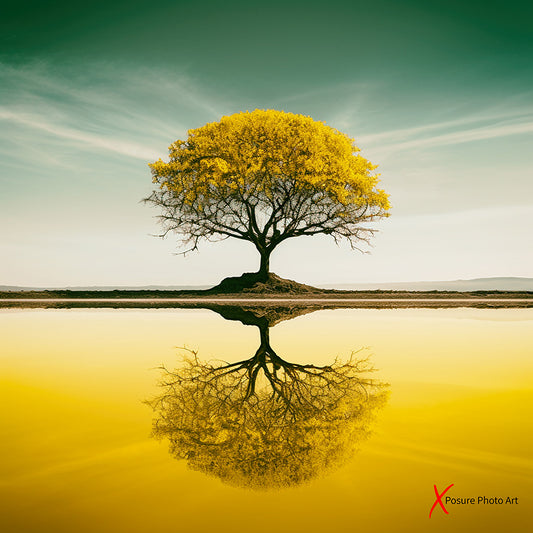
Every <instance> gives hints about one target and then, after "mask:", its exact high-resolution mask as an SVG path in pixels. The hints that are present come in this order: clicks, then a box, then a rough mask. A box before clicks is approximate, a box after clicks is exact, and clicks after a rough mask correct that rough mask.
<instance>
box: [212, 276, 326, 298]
mask: <svg viewBox="0 0 533 533" xmlns="http://www.w3.org/2000/svg"><path fill="white" fill-rule="evenodd" d="M205 292H206V293H209V294H235V293H248V294H249V293H253V294H273V293H276V294H320V293H325V292H328V291H327V290H325V289H317V288H316V287H312V286H311V285H304V284H303V283H298V282H296V281H292V280H290V279H284V278H280V277H279V276H277V275H276V274H268V277H267V279H266V280H265V279H260V278H259V276H258V274H257V272H245V273H244V274H242V276H237V277H232V278H226V279H224V280H222V282H221V283H219V284H218V285H217V286H216V287H213V288H212V289H208V290H207V291H205Z"/></svg>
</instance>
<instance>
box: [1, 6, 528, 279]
mask: <svg viewBox="0 0 533 533" xmlns="http://www.w3.org/2000/svg"><path fill="white" fill-rule="evenodd" d="M466 4H467V5H464V3H463V2H459V1H455V0H446V1H444V0H436V1H434V2H427V1H426V0H423V1H414V0H407V1H402V2H399V1H396V2H394V1H391V0H377V1H373V2H361V1H359V0H354V1H350V2H341V1H337V0H331V1H329V2H323V1H321V2H315V1H314V0H308V1H306V2H299V1H293V2H291V1H285V2H277V1H270V2H253V1H248V2H237V1H232V0H228V1H225V2H216V1H210V0H204V1H202V2H192V1H189V2H182V1H180V0H173V1H155V0H152V1H150V2H148V1H140V2H134V1H131V0H130V1H128V2H126V1H113V0H108V1H105V2H104V1H98V0H97V1H92V2H86V3H84V4H83V5H82V4H79V3H76V2H61V1H56V2H53V3H48V2H35V1H33V2H32V1H30V2H25V3H21V2H5V6H6V7H5V8H4V13H3V16H2V20H1V21H0V26H1V28H0V30H1V31H0V43H1V45H0V227H1V228H2V229H1V230H0V285H21V286H38V287H45V286H46V287H60V286H76V285H83V286H86V285H116V286H132V285H147V284H155V285H209V284H213V283H217V282H219V281H220V280H221V279H222V278H224V277H226V276H231V275H240V274H241V273H242V272H244V271H254V270H256V269H257V268H258V265H259V257H258V254H257V252H256V251H255V249H254V247H253V246H252V245H251V244H249V243H244V242H232V241H231V240H226V241H224V242H219V243H205V244H204V245H203V246H201V247H200V250H199V252H195V253H192V254H189V255H187V256H186V257H183V256H181V255H176V252H177V251H179V250H178V249H177V238H176V237H174V236H169V237H167V239H165V240H161V239H159V238H157V237H155V236H154V235H157V234H158V233H159V231H160V228H159V227H158V225H157V221H156V216H157V214H158V213H157V211H156V210H155V209H154V208H153V207H150V206H148V205H146V204H143V203H142V202H141V200H142V199H143V198H145V197H147V196H148V195H149V194H150V192H151V190H152V182H151V175H150V171H149V168H148V166H147V165H148V163H150V162H153V161H155V160H156V159H158V158H160V157H161V158H163V159H165V158H166V157H167V155H168V150H167V149H168V146H169V144H170V143H171V142H173V141H175V140H176V139H183V138H185V137H186V135H187V130H189V129H191V128H197V127H200V126H202V125H203V124H205V123H207V122H213V121H217V120H219V119H220V118H221V117H222V116H224V115H230V114H233V113H236V112H240V111H246V110H249V111H251V110H253V109H279V110H283V111H287V112H292V113H301V114H304V115H309V116H311V117H313V118H314V119H316V120H321V121H325V122H326V123H327V124H328V125H329V126H332V127H334V128H337V129H339V130H340V131H342V132H344V133H346V134H347V135H349V136H350V137H352V138H354V139H355V140H356V143H357V144H358V146H359V147H360V148H361V151H362V155H363V156H364V157H366V158H368V159H370V160H371V161H372V162H373V163H376V164H378V165H379V172H380V174H381V183H380V187H382V188H384V189H385V190H386V192H388V193H389V194H390V200H391V204H392V210H391V216H390V217H389V218H388V219H386V220H383V221H380V222H379V223H376V224H375V226H374V227H375V228H376V229H377V230H379V231H378V233H377V234H376V235H375V237H374V238H373V240H372V246H371V247H366V248H365V251H367V252H368V253H360V252H354V251H352V250H350V249H349V247H348V246H345V245H340V246H337V245H335V243H333V241H331V240H329V239H328V238H327V237H325V236H317V237H312V238H311V237H303V238H299V239H289V240H288V241H285V242H284V243H283V244H282V245H280V246H279V248H278V249H276V251H275V252H274V253H273V255H272V258H271V270H273V271H274V272H276V273H277V274H279V275H281V276H283V277H287V278H290V279H296V280H298V281H301V282H304V283H311V284H331V283H368V282H391V281H419V280H452V279H470V278H477V277H492V276H525V277H533V267H532V265H533V261H532V260H533V246H532V238H531V220H532V219H533V200H532V197H533V195H532V192H533V190H532V189H533V154H532V152H533V150H532V147H533V142H532V141H533V61H532V59H531V58H532V57H533V3H531V2H526V1H524V2H521V1H520V2H519V1H515V0H508V1H506V2H503V1H498V2H493V1H490V0H489V1H485V2H477V1H469V2H467V3H466Z"/></svg>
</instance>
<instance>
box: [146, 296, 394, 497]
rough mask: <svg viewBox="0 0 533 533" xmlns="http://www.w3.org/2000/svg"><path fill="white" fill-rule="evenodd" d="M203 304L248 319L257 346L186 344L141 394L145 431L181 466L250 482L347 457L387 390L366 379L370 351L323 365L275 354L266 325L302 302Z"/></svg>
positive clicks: (274, 482)
mask: <svg viewBox="0 0 533 533" xmlns="http://www.w3.org/2000/svg"><path fill="white" fill-rule="evenodd" d="M209 308H212V309H214V310H216V311H217V312H219V313H220V314H222V316H223V317H224V318H227V319H229V320H238V321H240V322H242V323H243V324H249V325H254V326H256V327H257V328H258V329H259V333H260V345H259V348H258V349H257V350H256V352H255V354H254V355H253V356H252V357H251V358H249V359H244V360H241V361H237V362H234V363H224V362H222V361H219V362H214V361H211V362H210V361H202V360H201V359H199V358H198V356H197V354H196V352H190V356H189V357H185V358H184V360H183V364H182V365H180V367H179V368H177V369H175V370H173V371H169V370H166V369H163V370H164V374H163V379H162V381H161V391H160V394H159V395H158V396H157V397H156V398H154V399H153V400H152V401H150V402H148V403H149V405H151V406H152V408H153V409H154V411H155V413H156V416H155V418H154V421H153V435H154V436H155V437H156V438H159V439H165V440H168V442H169V446H170V452H171V454H172V455H173V456H174V457H176V458H177V459H185V460H186V461H187V464H188V466H189V468H192V469H193V470H197V471H200V472H203V473H205V474H208V475H213V476H216V477H218V478H220V479H221V480H222V481H224V482H226V483H229V484H232V485H236V486H244V487H248V488H254V489H270V488H282V487H289V486H294V485H298V484H301V483H305V482H308V481H310V480H312V479H313V478H315V477H317V476H319V475H321V474H325V473H327V472H329V471H332V470H334V469H336V468H339V467H340V466H342V465H343V464H344V463H345V462H347V461H349V460H350V459H351V457H352V456H353V454H354V453H355V452H356V451H357V449H358V447H359V444H360V443H361V442H362V441H364V440H365V439H367V438H369V436H370V435H371V427H372V424H373V421H374V419H375V417H376V415H377V413H378V411H379V410H380V409H381V408H383V407H384V405H385V403H386V401H387V398H388V390H387V389H388V386H387V385H386V384H385V383H382V382H380V381H377V380H373V379H370V374H369V372H371V371H372V370H373V368H372V367H371V365H370V363H369V361H368V358H358V354H356V353H352V355H351V356H350V357H349V359H348V360H347V361H345V362H341V361H340V360H335V361H334V362H333V363H331V364H329V365H324V366H316V365H313V364H299V363H291V362H289V361H287V360H285V359H283V358H281V357H280V356H279V355H278V354H277V353H276V352H275V351H274V350H273V348H272V347H271V345H270V335H269V329H270V327H271V326H273V325H275V324H277V323H278V322H281V321H282V320H287V319H290V318H293V317H294V316H297V315H298V314H304V313H306V312H311V311H312V309H309V308H305V307H301V308H299V309H295V308H283V307H279V308H268V309H267V308H251V307H247V308H240V307H235V306H224V305H220V306H219V307H211V305H209Z"/></svg>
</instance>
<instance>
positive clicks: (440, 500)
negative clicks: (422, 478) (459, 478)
mask: <svg viewBox="0 0 533 533" xmlns="http://www.w3.org/2000/svg"><path fill="white" fill-rule="evenodd" d="M452 487H453V483H452V484H451V485H450V486H449V487H446V488H445V489H444V490H443V491H442V494H439V491H438V490H437V485H433V488H434V489H435V494H436V495H437V499H436V500H435V503H434V504H433V507H432V508H431V511H429V518H431V513H432V512H433V509H435V507H437V503H438V504H439V505H440V506H441V507H442V510H443V511H444V512H445V513H446V514H450V513H449V512H448V511H446V507H444V504H443V503H442V497H443V496H444V495H445V494H446V493H447V492H448V491H449V490H450V489H451V488H452Z"/></svg>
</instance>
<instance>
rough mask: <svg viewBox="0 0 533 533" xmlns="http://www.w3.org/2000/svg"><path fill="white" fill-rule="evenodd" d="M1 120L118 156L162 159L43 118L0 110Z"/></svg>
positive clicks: (157, 154)
mask: <svg viewBox="0 0 533 533" xmlns="http://www.w3.org/2000/svg"><path fill="white" fill-rule="evenodd" d="M0 120H5V121H9V122H14V123H16V124H21V125H23V126H27V127H29V128H32V129H34V130H39V131H44V132H46V133H49V134H51V135H54V136H56V137H60V138H62V139H66V140H68V141H73V142H76V143H79V144H82V145H85V146H87V147H90V148H96V149H103V150H107V151H110V152H115V153H117V154H121V155H126V156H128V157H135V158H137V159H142V160H153V159H157V158H159V157H161V153H160V152H158V151H157V150H152V149H150V148H146V147H145V146H143V145H141V144H137V143H133V142H129V141H123V140H120V139H115V138H110V137H104V136H99V135H95V134H91V133H87V132H84V131H81V130H76V129H71V128H67V127H64V126H59V125H56V124H53V123H50V122H47V121H46V120H44V119H43V118H41V117H34V116H31V115H26V114H22V113H15V112H13V111H10V110H8V109H2V108H0Z"/></svg>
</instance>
